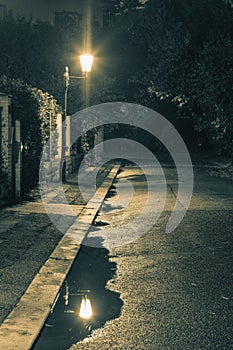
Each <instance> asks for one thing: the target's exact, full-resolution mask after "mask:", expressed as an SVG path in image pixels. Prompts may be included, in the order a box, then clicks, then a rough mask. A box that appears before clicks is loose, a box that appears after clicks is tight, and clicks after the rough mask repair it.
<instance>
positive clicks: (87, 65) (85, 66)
mask: <svg viewBox="0 0 233 350" xmlns="http://www.w3.org/2000/svg"><path fill="white" fill-rule="evenodd" d="M79 59H80V63H81V67H82V72H83V75H82V76H79V77H78V76H75V75H70V73H69V67H68V66H66V67H65V72H64V74H63V76H64V79H65V96H64V120H66V118H67V115H68V112H67V106H68V90H69V86H70V80H71V79H86V78H87V74H88V73H89V72H90V71H91V68H92V64H93V60H94V57H93V56H92V55H89V54H84V55H81V56H79ZM63 125H65V123H63ZM65 135H66V130H65V126H64V127H63V130H62V140H63V147H62V164H63V165H62V169H61V171H62V174H61V176H62V180H63V181H65V180H66V161H65V154H66V140H65Z"/></svg>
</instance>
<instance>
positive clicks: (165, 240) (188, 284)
mask: <svg viewBox="0 0 233 350" xmlns="http://www.w3.org/2000/svg"><path fill="white" fill-rule="evenodd" d="M148 170H149V167H148ZM165 173H166V181H167V191H168V192H167V201H166V206H165V210H164V212H163V213H162V215H161V216H160V218H159V220H158V221H157V222H156V223H155V225H154V226H153V227H151V228H150V229H149V231H148V232H147V233H146V234H144V235H143V236H141V237H140V238H139V239H137V240H135V241H133V242H132V243H129V244H127V245H122V246H121V245H120V246H119V247H117V248H114V249H110V248H108V249H106V248H105V247H102V248H101V249H98V248H91V247H83V250H82V251H81V252H80V253H79V256H78V266H79V267H77V270H76V269H75V270H74V273H73V274H74V275H76V273H77V276H76V278H75V279H76V280H77V281H76V282H77V283H78V286H79V287H78V288H80V289H82V288H84V289H90V290H91V297H92V301H93V310H96V314H95V312H94V317H93V319H92V320H90V321H85V322H84V323H81V322H80V320H78V315H77V314H74V313H69V312H66V313H65V314H64V318H63V316H62V319H61V321H62V322H60V326H59V327H60V328H57V330H56V329H55V330H54V329H53V335H52V337H53V339H54V341H53V339H52V341H51V343H50V345H49V347H48V349H50V350H52V349H56V350H65V349H72V350H78V349H97V350H98V349H99V350H102V349H104V350H105V349H106V350H107V349H116V350H118V349H122V350H124V349H132V350H134V349H154V350H157V349H161V350H162V349H163V350H176V349H177V350H178V349H179V350H183V349H184V350H192V349H194V350H199V349H210V350H215V349H221V350H224V349H227V350H233V340H232V339H233V336H232V335H233V332H232V329H233V316H232V310H233V307H232V306H233V288H232V287H233V237H232V232H233V186H232V181H231V180H224V179H219V178H215V177H211V176H209V175H208V174H207V171H206V169H204V168H202V169H195V186H194V193H193V198H192V202H191V205H190V207H189V210H188V212H187V214H186V216H185V218H184V220H183V221H182V223H181V224H180V225H179V227H178V228H177V229H176V230H175V231H174V232H172V233H170V234H166V233H165V226H166V223H167V221H168V218H169V216H170V213H171V210H172V208H173V205H174V203H175V193H176V190H177V178H176V171H175V169H173V168H166V169H165ZM122 179H127V180H129V181H130V183H131V184H133V186H134V194H133V197H132V200H131V202H130V203H128V202H129V201H128V198H129V193H130V194H132V186H130V185H129V186H127V185H125V184H123V186H122V188H121V189H122V190H121V196H120V198H119V196H118V194H117V192H116V190H114V189H113V190H112V191H111V194H110V195H109V198H108V199H107V200H106V202H105V205H104V206H103V209H102V211H101V213H100V215H99V216H98V217H97V219H96V229H94V230H93V232H91V233H90V235H89V241H86V244H87V245H89V244H91V243H90V242H91V241H93V240H94V241H95V240H97V241H101V242H102V240H103V237H104V233H103V232H104V231H103V229H104V227H108V228H112V230H113V231H112V232H117V231H118V227H119V226H122V225H125V223H129V222H130V221H132V218H134V217H135V215H136V214H137V213H138V212H140V210H141V208H142V207H143V203H144V202H145V199H146V198H147V184H146V182H145V181H144V178H143V176H142V174H141V173H140V171H139V170H138V169H137V168H135V167H125V168H124V169H123V171H122V172H121V173H120V174H119V176H118V182H119V183H120V182H121V180H122ZM71 192H72V191H70V189H69V193H70V194H71V195H72V193H71ZM71 197H72V196H71ZM121 202H122V203H123V205H122V204H121ZM72 204H73V202H72ZM150 209H151V210H153V209H154V208H150ZM150 209H149V211H148V215H150ZM2 213H3V214H2V215H5V217H4V216H2V218H4V220H5V221H4V222H5V223H7V222H8V224H9V230H8V231H7V232H8V235H9V233H10V234H11V235H12V239H10V240H9V236H8V237H7V241H6V238H4V237H5V236H4V237H3V238H4V239H3V242H2V243H3V244H5V245H6V247H5V248H4V252H5V253H4V255H3V256H4V257H5V258H4V259H5V260H4V261H5V266H4V267H3V268H2V273H1V275H2V286H3V288H4V289H3V294H2V293H1V294H2V301H3V308H2V310H3V317H4V315H5V314H6V313H7V310H9V309H10V307H11V305H12V300H13V301H14V300H17V298H18V297H19V296H20V293H22V291H23V289H24V288H25V286H26V285H27V284H28V281H29V280H30V278H31V276H33V274H34V272H35V271H36V270H37V268H38V266H39V265H40V264H41V263H43V259H44V260H45V258H46V256H47V254H48V253H49V252H50V251H51V249H52V247H53V246H54V245H55V244H56V241H58V239H59V237H60V234H59V232H57V231H55V229H54V228H53V226H52V224H50V223H49V219H48V218H47V217H46V216H45V214H42V213H40V214H38V213H37V214H35V213H31V214H29V213H25V212H24V213H22V212H21V214H20V215H21V217H20V216H19V213H17V212H15V211H14V212H13V211H12V212H11V213H10V214H11V217H10V218H9V216H7V215H9V214H7V213H6V212H5V211H3V212H2ZM25 218H26V220H27V222H28V220H29V219H31V221H30V223H31V224H30V225H29V227H28V230H27V231H25V233H24V234H22V236H21V239H20V238H19V237H18V238H17V239H16V240H15V238H16V234H17V233H16V228H17V230H18V232H20V227H22V225H23V220H25ZM7 220H8V221H7ZM10 220H11V222H10ZM14 220H15V222H14ZM145 220H146V217H144V219H142V220H141V222H139V228H140V224H142V225H143V222H145ZM30 227H31V228H33V227H34V229H33V230H31V231H30ZM13 228H14V229H13ZM127 235H128V236H130V232H127ZM104 238H106V237H104ZM25 240H26V242H27V244H25ZM10 241H11V242H15V243H14V244H13V248H15V249H14V252H15V253H14V255H12V253H11V252H13V250H12V249H13V248H12V247H11V248H9V250H8V249H7V242H8V246H9V242H10ZM33 242H34V244H33ZM35 242H38V243H36V244H35ZM39 242H40V243H39ZM37 244H38V246H37ZM22 248H23V249H22ZM9 254H11V255H12V257H11V260H12V261H10V264H9V263H8V261H9ZM11 255H10V256H11ZM16 268H17V273H16V274H15V269H16ZM78 269H79V270H78ZM22 270H23V272H22V273H21V271H22ZM76 271H77V272H76ZM15 275H17V276H18V280H16V281H14V278H15V277H14V276H15ZM21 275H22V276H21ZM7 277H8V280H7ZM69 283H71V284H72V283H73V280H72V279H71V281H70V282H69ZM17 286H19V287H18V289H17ZM75 288H76V287H75ZM12 294H13V295H12ZM79 298H80V297H79ZM4 305H5V306H4ZM77 305H78V304H76V305H75V307H76V309H77ZM71 309H72V305H71V308H70V310H71ZM66 311H69V310H67V309H66ZM62 312H64V311H62ZM76 315H77V316H76ZM95 315H96V317H95ZM97 316H98V317H97ZM59 317H60V316H59ZM69 317H72V318H73V321H70V318H69ZM76 317H77V320H76ZM52 322H53V321H52ZM75 323H77V324H78V326H77V327H78V328H77V329H76V328H75V327H76V326H75ZM48 325H49V326H53V324H52V323H48ZM63 325H64V327H63ZM48 328H50V327H48ZM52 328H53V327H51V329H52ZM80 330H81V332H80ZM56 332H57V334H56ZM65 332H66V334H68V339H69V341H67V343H64V342H63V341H60V342H59V337H60V340H61V339H63V340H64V337H65V335H64V336H63V334H65ZM67 332H68V333H67ZM58 334H59V337H58ZM66 336H67V335H66ZM57 339H58V341H57ZM51 344H52V345H51ZM65 344H66V345H65ZM41 349H42V350H44V349H46V347H44V346H42V347H41Z"/></svg>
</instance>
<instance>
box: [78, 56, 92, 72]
mask: <svg viewBox="0 0 233 350" xmlns="http://www.w3.org/2000/svg"><path fill="white" fill-rule="evenodd" d="M79 58H80V62H81V66H82V71H83V73H88V72H90V71H91V67H92V63H93V60H94V57H93V56H92V55H81V56H80V57H79Z"/></svg>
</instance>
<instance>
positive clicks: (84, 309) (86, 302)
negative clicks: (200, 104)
mask: <svg viewBox="0 0 233 350" xmlns="http://www.w3.org/2000/svg"><path fill="white" fill-rule="evenodd" d="M79 316H80V317H81V318H84V319H85V320H88V319H89V318H91V317H92V316H93V311H92V307H91V301H90V299H88V298H87V297H85V298H83V299H82V302H81V307H80V311H79Z"/></svg>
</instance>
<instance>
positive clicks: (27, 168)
mask: <svg viewBox="0 0 233 350" xmlns="http://www.w3.org/2000/svg"><path fill="white" fill-rule="evenodd" d="M0 91H1V92H4V93H7V94H10V95H12V112H13V118H15V119H18V120H20V121H21V130H22V131H21V132H22V144H23V192H24V193H27V192H28V191H29V190H30V189H32V188H33V187H34V186H35V185H36V184H37V183H38V179H39V166H40V158H41V154H42V150H43V147H44V145H45V144H46V142H47V140H48V138H49V134H50V125H51V128H52V130H54V129H55V128H56V115H57V113H58V112H59V109H60V107H59V105H58V104H57V102H56V100H55V99H54V98H53V97H52V96H51V95H49V94H48V93H47V92H43V91H42V90H39V89H37V88H35V87H32V86H30V85H28V84H25V83H24V82H23V81H22V80H19V79H12V78H9V77H6V76H2V77H0ZM55 144H56V140H55V141H54V147H53V152H55V149H56V148H55Z"/></svg>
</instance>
